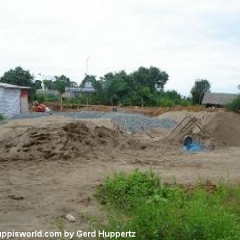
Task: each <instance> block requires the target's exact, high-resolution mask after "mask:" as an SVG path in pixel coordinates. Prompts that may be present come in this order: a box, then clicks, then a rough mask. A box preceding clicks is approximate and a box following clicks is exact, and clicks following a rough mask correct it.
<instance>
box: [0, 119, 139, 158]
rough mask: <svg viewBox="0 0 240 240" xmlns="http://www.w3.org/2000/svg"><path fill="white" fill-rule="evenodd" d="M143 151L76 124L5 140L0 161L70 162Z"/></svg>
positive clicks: (116, 136)
mask: <svg viewBox="0 0 240 240" xmlns="http://www.w3.org/2000/svg"><path fill="white" fill-rule="evenodd" d="M140 147H141V146H140V143H138V142H137V141H135V140H130V139H128V138H127V136H125V135H123V134H122V133H119V132H117V131H115V130H112V129H109V128H106V127H103V126H93V125H91V126H87V124H86V123H84V122H82V121H77V122H72V123H68V124H65V125H64V126H62V127H55V128H38V129H37V128H30V129H28V130H27V131H25V132H24V133H23V134H22V135H20V136H18V137H13V138H9V139H5V141H4V142H2V144H1V146H0V152H1V156H0V160H2V161H4V160H18V159H21V160H37V159H39V160H40V159H69V158H76V157H81V156H86V155H87V154H91V153H93V152H95V153H96V152H102V151H105V152H106V153H107V152H109V151H114V150H116V149H119V150H123V149H126V148H140Z"/></svg>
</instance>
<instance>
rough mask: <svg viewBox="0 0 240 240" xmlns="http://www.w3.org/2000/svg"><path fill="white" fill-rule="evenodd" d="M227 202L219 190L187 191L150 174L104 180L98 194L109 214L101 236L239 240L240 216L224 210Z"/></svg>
mask: <svg viewBox="0 0 240 240" xmlns="http://www.w3.org/2000/svg"><path fill="white" fill-rule="evenodd" d="M228 196H229V192H228V191H226V190H223V189H222V188H218V189H217V190H216V191H215V192H213V193H210V192H207V191H206V190H203V189H201V188H196V189H193V190H191V191H185V189H184V188H181V187H179V186H178V185H174V186H171V185H166V184H161V181H160V179H159V177H158V176H157V175H155V174H154V173H153V172H140V171H134V172H133V173H131V174H126V173H119V174H116V175H115V176H114V177H112V178H110V177H108V178H106V179H105V181H104V183H103V185H102V186H101V187H100V188H98V189H97V192H96V197H97V198H98V199H99V200H100V201H101V202H102V203H105V206H106V209H107V210H108V211H111V216H110V218H109V224H108V225H107V226H105V230H106V231H114V232H115V231H120V232H128V231H129V230H130V231H134V232H136V237H137V239H140V240H145V239H148V240H155V239H156V240H159V239H163V240H175V239H179V240H193V239H195V240H198V239H199V240H200V239H201V240H209V239H210V240H215V239H216V240H217V239H218V240H220V239H221V240H230V239H231V240H232V239H236V240H237V239H239V238H240V227H239V215H237V214H234V213H233V212H232V211H231V209H229V208H228V206H227V204H226V203H227V201H226V199H227V197H228ZM238 197H239V194H238V195H237V198H238ZM238 203H239V201H238ZM119 216H122V217H121V218H120V217H119ZM119 239H122V238H119ZM124 239H126V238H124ZM127 239H128V238H127ZM129 239H130V238H129Z"/></svg>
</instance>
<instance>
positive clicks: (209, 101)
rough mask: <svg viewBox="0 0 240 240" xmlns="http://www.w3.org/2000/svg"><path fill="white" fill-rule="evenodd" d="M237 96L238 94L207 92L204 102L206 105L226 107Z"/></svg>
mask: <svg viewBox="0 0 240 240" xmlns="http://www.w3.org/2000/svg"><path fill="white" fill-rule="evenodd" d="M237 97H238V94H232V93H211V92H206V93H205V95H204V97H203V100H202V104H203V105H206V107H224V106H226V105H227V104H228V103H230V102H232V101H233V100H234V99H235V98H237Z"/></svg>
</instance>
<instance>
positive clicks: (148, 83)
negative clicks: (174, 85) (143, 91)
mask: <svg viewBox="0 0 240 240" xmlns="http://www.w3.org/2000/svg"><path fill="white" fill-rule="evenodd" d="M132 76H133V81H134V85H135V87H137V88H142V87H148V88H149V89H150V90H151V92H154V91H156V90H157V89H163V88H164V85H165V84H166V83H167V81H168V74H167V73H166V72H162V71H160V69H158V68H156V67H150V68H149V69H148V68H145V67H140V68H139V69H138V70H137V71H135V72H133V73H132Z"/></svg>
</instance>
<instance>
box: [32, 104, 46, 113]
mask: <svg viewBox="0 0 240 240" xmlns="http://www.w3.org/2000/svg"><path fill="white" fill-rule="evenodd" d="M45 111H46V106H45V105H44V104H39V105H38V106H36V107H35V108H34V112H45Z"/></svg>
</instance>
